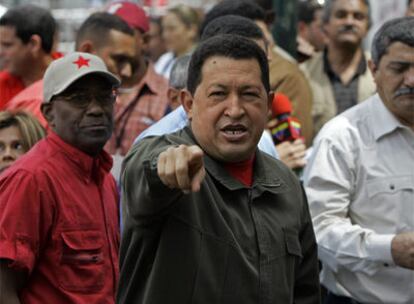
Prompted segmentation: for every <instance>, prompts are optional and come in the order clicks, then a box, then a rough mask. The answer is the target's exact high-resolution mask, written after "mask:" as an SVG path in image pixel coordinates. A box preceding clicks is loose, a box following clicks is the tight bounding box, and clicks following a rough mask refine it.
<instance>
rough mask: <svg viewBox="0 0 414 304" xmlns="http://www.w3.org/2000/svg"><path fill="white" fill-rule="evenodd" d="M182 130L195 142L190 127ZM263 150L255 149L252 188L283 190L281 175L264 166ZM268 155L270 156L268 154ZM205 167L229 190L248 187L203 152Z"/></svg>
mask: <svg viewBox="0 0 414 304" xmlns="http://www.w3.org/2000/svg"><path fill="white" fill-rule="evenodd" d="M184 132H185V133H186V135H187V136H188V137H189V138H190V139H191V141H193V142H194V143H196V144H197V141H196V139H195V137H194V134H193V133H192V131H191V128H190V127H188V126H187V127H185V128H184ZM266 157H267V156H265V155H264V152H261V151H260V150H259V149H256V156H255V161H254V165H253V166H254V167H253V184H252V187H253V188H258V189H259V192H264V191H268V192H271V193H280V192H281V191H285V190H286V189H287V188H288V186H287V183H286V182H284V181H283V180H282V179H281V177H280V176H279V175H278V174H277V172H278V171H277V170H273V169H274V168H273V167H272V168H269V166H266V162H265V158H266ZM269 157H270V156H269ZM204 161H205V165H206V166H205V168H206V170H207V171H209V173H210V175H211V176H212V177H214V178H215V179H216V180H218V181H219V182H220V183H221V184H222V185H223V186H225V187H226V188H227V189H229V190H232V191H233V190H238V189H242V188H248V187H247V186H245V185H243V183H241V182H240V181H238V180H237V179H235V178H234V177H233V176H231V175H230V173H229V172H228V171H227V170H226V169H225V168H224V164H223V163H220V162H219V161H217V160H215V159H213V158H211V157H210V156H209V155H207V154H204Z"/></svg>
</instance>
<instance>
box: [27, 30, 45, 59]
mask: <svg viewBox="0 0 414 304" xmlns="http://www.w3.org/2000/svg"><path fill="white" fill-rule="evenodd" d="M28 44H30V46H31V51H32V52H33V53H34V54H38V53H39V52H40V51H41V50H42V38H40V36H39V35H37V34H33V35H32V36H31V37H30V39H29V42H28Z"/></svg>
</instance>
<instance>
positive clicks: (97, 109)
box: [87, 97, 104, 116]
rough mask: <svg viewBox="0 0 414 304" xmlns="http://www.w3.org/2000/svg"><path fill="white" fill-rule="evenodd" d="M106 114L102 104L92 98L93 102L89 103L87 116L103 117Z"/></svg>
mask: <svg viewBox="0 0 414 304" xmlns="http://www.w3.org/2000/svg"><path fill="white" fill-rule="evenodd" d="M103 113H104V109H103V105H102V103H100V102H99V101H98V100H97V99H96V97H95V98H92V101H91V102H90V103H89V105H88V108H87V114H89V115H95V116H101V115H103Z"/></svg>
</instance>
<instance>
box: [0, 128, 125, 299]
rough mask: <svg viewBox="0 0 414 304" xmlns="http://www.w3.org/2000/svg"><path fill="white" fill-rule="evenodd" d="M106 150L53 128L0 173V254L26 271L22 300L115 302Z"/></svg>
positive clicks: (114, 215) (113, 221) (114, 197)
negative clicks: (93, 150)
mask: <svg viewBox="0 0 414 304" xmlns="http://www.w3.org/2000/svg"><path fill="white" fill-rule="evenodd" d="M111 165H112V162H111V158H110V156H109V155H108V154H107V153H105V152H102V153H101V154H100V155H99V156H98V157H96V158H92V157H91V156H89V155H87V154H85V153H83V152H81V151H80V150H78V149H76V148H74V147H72V146H70V145H68V144H67V143H65V142H63V141H62V140H61V139H60V138H59V137H58V136H57V135H56V134H54V133H53V132H51V133H50V134H49V136H48V137H47V138H46V139H44V140H42V141H40V142H39V143H38V144H37V145H36V146H35V147H33V148H32V150H30V151H29V152H28V153H27V154H25V155H24V156H22V157H21V158H20V159H19V160H17V162H16V163H15V164H13V165H12V166H11V167H10V168H8V169H7V170H6V171H4V172H3V173H2V174H1V176H0V227H1V229H0V258H1V259H9V260H10V261H11V262H10V264H9V266H10V267H11V268H13V269H16V270H23V271H26V272H27V274H28V278H27V282H26V284H25V287H24V288H23V290H22V291H21V293H20V294H19V297H20V300H21V301H22V303H25V304H40V303H42V304H43V303H76V304H82V303H87V304H93V303H97V304H98V303H99V304H106V303H115V288H116V283H117V280H118V273H119V272H118V247H119V229H118V227H119V226H118V224H119V221H118V194H117V190H116V185H115V182H114V179H113V177H112V176H111V175H110V173H109V170H110V168H111Z"/></svg>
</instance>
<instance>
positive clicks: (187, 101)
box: [180, 90, 194, 120]
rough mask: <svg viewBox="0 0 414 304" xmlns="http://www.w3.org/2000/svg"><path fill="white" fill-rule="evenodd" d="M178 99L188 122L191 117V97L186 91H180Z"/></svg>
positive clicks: (192, 101) (192, 100)
mask: <svg viewBox="0 0 414 304" xmlns="http://www.w3.org/2000/svg"><path fill="white" fill-rule="evenodd" d="M180 99H181V104H182V105H183V107H184V110H185V112H186V113H187V117H188V120H191V119H192V117H193V104H194V98H193V95H192V94H191V93H190V92H189V91H188V90H181V91H180Z"/></svg>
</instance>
